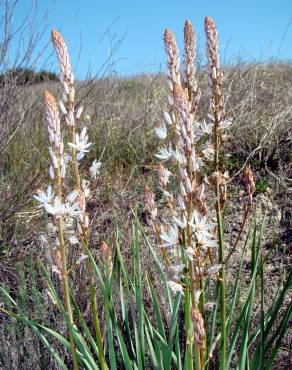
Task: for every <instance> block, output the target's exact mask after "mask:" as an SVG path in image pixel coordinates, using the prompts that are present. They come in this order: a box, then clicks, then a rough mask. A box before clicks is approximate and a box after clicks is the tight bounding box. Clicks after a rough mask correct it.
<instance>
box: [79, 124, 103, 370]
mask: <svg viewBox="0 0 292 370" xmlns="http://www.w3.org/2000/svg"><path fill="white" fill-rule="evenodd" d="M75 134H76V130H75V126H72V142H73V143H74V144H75V142H76V139H75V137H76V136H75ZM72 166H73V172H74V178H75V183H76V187H77V190H78V191H79V192H81V191H82V189H81V178H80V174H79V169H78V163H77V160H76V149H75V148H74V147H73V148H72ZM82 230H83V235H82V244H83V246H84V247H85V249H88V233H87V232H86V230H85V228H84V227H83V226H82ZM86 266H87V276H88V281H89V294H90V303H91V311H92V320H93V325H94V331H95V339H96V344H97V348H98V358H99V362H100V366H101V369H102V370H107V369H108V367H107V365H106V361H105V357H104V349H103V341H102V335H101V329H100V321H99V317H98V310H97V302H96V290H95V285H94V276H93V271H92V266H91V263H90V261H87V263H86Z"/></svg>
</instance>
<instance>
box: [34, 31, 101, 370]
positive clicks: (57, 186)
mask: <svg viewBox="0 0 292 370" xmlns="http://www.w3.org/2000/svg"><path fill="white" fill-rule="evenodd" d="M52 42H53V45H54V48H55V51H56V54H57V58H58V62H59V67H60V81H61V84H62V87H63V97H62V99H61V100H60V101H59V104H57V103H56V100H55V98H54V97H53V95H52V94H51V93H50V92H48V91H45V94H44V101H45V112H46V121H47V125H48V133H49V141H50V144H51V147H50V148H49V152H50V157H51V161H52V164H51V165H50V168H49V174H50V178H51V181H52V182H53V185H54V190H53V191H52V187H51V185H49V187H48V189H47V194H46V193H44V192H42V191H39V194H38V195H37V196H35V199H36V200H38V201H39V202H40V204H41V206H43V207H44V209H45V210H46V212H47V213H48V214H51V215H53V216H54V219H55V223H56V225H57V228H58V235H57V238H56V244H57V246H59V248H58V249H59V252H60V257H61V273H60V277H61V280H62V284H63V295H64V300H65V304H66V310H67V313H68V316H69V319H70V323H71V324H73V323H74V320H73V313H72V308H71V303H70V289H69V283H68V271H67V253H68V251H66V243H67V240H66V228H68V227H71V225H72V223H73V229H74V230H73V232H74V231H75V237H76V238H77V239H79V241H80V244H81V245H83V247H84V258H85V259H86V263H87V278H88V286H89V296H90V303H91V312H92V321H93V323H94V330H95V339H96V344H97V347H98V355H99V361H100V366H101V368H102V369H107V366H106V362H105V358H104V349H103V341H102V334H101V330H100V323H99V317H98V310H97V303H96V290H95V285H94V279H93V273H92V267H91V264H90V261H89V260H88V259H87V258H86V255H87V254H86V253H87V249H88V247H89V243H88V237H89V215H88V213H87V209H86V199H87V198H88V197H89V196H90V189H89V183H90V181H89V180H86V179H82V178H81V175H80V173H79V164H80V161H81V160H82V158H83V157H84V155H85V154H86V153H87V152H89V150H90V146H91V143H89V142H88V135H87V133H86V131H87V128H86V126H84V125H83V128H82V129H80V126H81V118H82V112H83V107H82V106H80V107H79V108H78V109H76V106H75V88H74V76H73V73H72V69H71V63H70V57H69V53H68V50H67V46H66V43H65V41H64V39H63V38H62V36H61V35H60V33H59V32H57V31H55V30H53V31H52ZM59 107H60V110H61V112H62V115H63V119H62V120H61V117H60V115H59ZM78 126H79V127H78ZM66 130H68V131H69V133H70V135H71V142H69V143H67V147H66V148H64V143H63V141H62V140H63V137H64V134H65V132H66ZM100 166H101V163H100V162H97V161H96V160H94V162H93V163H92V166H91V167H90V169H89V171H90V174H91V178H93V179H96V177H97V175H98V174H99V170H100ZM70 167H71V169H72V171H71V173H72V174H73V179H74V181H73V183H72V181H70V180H69V179H68V178H67V179H66V174H67V175H68V173H69V172H70ZM67 177H69V176H67ZM65 180H67V184H66V185H67V186H66V188H69V189H70V188H71V192H70V193H69V194H68V195H67V196H65V195H64V193H65V187H64V186H63V185H64V181H65ZM55 194H56V195H55ZM74 220H75V221H74ZM69 334H70V343H71V350H72V356H73V362H74V368H75V369H77V368H78V361H77V355H76V348H75V343H74V340H73V338H72V333H71V332H70V333H69Z"/></svg>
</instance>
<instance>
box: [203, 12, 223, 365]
mask: <svg viewBox="0 0 292 370" xmlns="http://www.w3.org/2000/svg"><path fill="white" fill-rule="evenodd" d="M205 33H206V50H207V57H208V60H209V67H208V81H209V86H210V88H211V91H212V96H211V100H210V111H211V114H210V115H209V117H210V118H211V120H212V122H213V145H214V179H215V209H216V218H217V232H218V242H219V264H220V265H221V266H222V267H221V270H220V272H219V285H220V314H221V348H220V370H225V364H226V348H227V338H226V325H227V322H226V292H225V265H224V226H223V207H224V201H225V199H224V195H223V193H224V194H225V191H224V192H222V188H223V189H226V183H224V182H223V183H222V181H221V180H222V179H223V178H224V176H222V174H221V173H220V163H219V158H220V157H219V155H220V145H221V135H220V124H221V122H223V119H224V107H223V98H222V72H221V70H220V65H219V55H218V35H217V30H216V26H215V23H214V21H213V20H212V19H211V18H210V17H206V18H205Z"/></svg>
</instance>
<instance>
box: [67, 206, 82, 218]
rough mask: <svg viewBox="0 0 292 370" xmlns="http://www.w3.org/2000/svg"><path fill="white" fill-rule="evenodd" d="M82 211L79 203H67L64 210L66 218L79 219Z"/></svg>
mask: <svg viewBox="0 0 292 370" xmlns="http://www.w3.org/2000/svg"><path fill="white" fill-rule="evenodd" d="M80 213H81V211H80V208H79V205H78V203H74V204H70V203H66V204H65V208H64V213H63V214H64V216H65V217H68V218H78V217H79V215H80Z"/></svg>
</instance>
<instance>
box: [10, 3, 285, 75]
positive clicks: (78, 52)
mask: <svg viewBox="0 0 292 370" xmlns="http://www.w3.org/2000/svg"><path fill="white" fill-rule="evenodd" d="M30 4H31V0H19V4H18V6H17V7H16V10H15V14H14V23H15V24H17V22H19V20H20V19H22V17H23V15H24V14H25V12H26V11H27V9H28V8H29V5H30ZM45 12H47V20H46V22H47V24H48V29H47V31H46V33H45V35H44V37H43V39H42V42H43V43H44V42H45V41H46V40H48V39H49V37H50V29H52V28H56V29H58V30H59V31H61V33H62V35H63V36H64V38H65V39H66V41H67V43H68V46H69V50H70V54H71V56H72V62H73V64H74V69H75V74H76V75H77V76H79V77H81V78H82V77H84V76H85V74H86V71H87V69H88V66H89V64H90V65H91V67H92V69H93V71H96V70H98V69H99V68H100V67H101V66H102V64H103V63H104V62H105V61H106V59H107V57H108V55H109V52H110V49H111V48H112V47H113V45H115V43H116V42H118V41H119V40H121V39H122V42H121V45H120V47H119V48H118V50H117V51H116V52H115V54H114V57H113V60H114V61H115V64H114V67H113V68H114V70H115V71H117V72H118V73H119V74H136V73H140V72H155V71H161V70H164V69H165V54H164V49H163V40H162V37H163V32H164V29H165V28H171V29H172V30H173V31H174V33H175V35H176V38H177V41H178V44H179V46H180V48H182V35H183V25H184V21H185V19H190V20H191V21H192V22H193V25H194V27H195V30H196V34H197V44H198V47H199V49H200V53H201V54H203V53H204V49H203V47H204V43H205V38H204V33H203V25H204V17H205V16H206V15H209V16H211V17H212V18H213V19H214V20H215V21H216V24H217V27H218V31H219V42H220V51H221V56H222V59H223V60H224V61H225V62H233V61H235V60H236V58H237V57H238V56H240V57H241V58H242V59H244V60H254V59H256V60H261V61H265V60H267V59H269V58H274V59H275V58H277V59H281V60H292V0H233V1H232V0H205V1H203V0H192V1H191V0H168V1H165V0H156V1H155V0H145V1H134V0H132V1H130V0H107V1H100V0H83V1H78V0H72V1H68V0H39V2H38V14H39V19H41V18H40V16H41V15H42V14H44V13H45ZM50 51H52V48H51V49H50ZM52 61H53V60H52V59H50V63H51V64H50V65H49V68H50V69H54V67H53V63H52ZM42 63H44V59H41V60H40V62H39V65H40V66H41V64H42Z"/></svg>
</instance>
